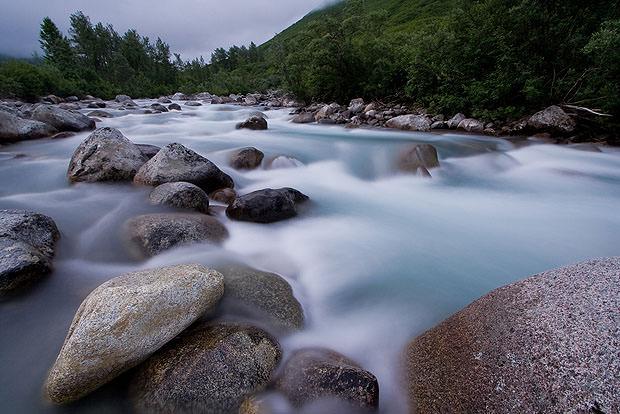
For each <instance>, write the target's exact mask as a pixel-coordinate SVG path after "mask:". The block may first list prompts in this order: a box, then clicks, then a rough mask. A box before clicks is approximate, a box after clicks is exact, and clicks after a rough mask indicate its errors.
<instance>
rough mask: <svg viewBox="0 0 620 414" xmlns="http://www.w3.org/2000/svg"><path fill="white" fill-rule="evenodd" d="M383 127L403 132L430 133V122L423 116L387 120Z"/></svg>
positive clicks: (403, 116) (406, 116) (402, 116)
mask: <svg viewBox="0 0 620 414" xmlns="http://www.w3.org/2000/svg"><path fill="white" fill-rule="evenodd" d="M385 126H386V127H388V128H395V129H402V130H405V131H430V130H431V121H430V120H429V119H428V117H426V116H424V115H401V116H397V117H394V118H391V119H390V120H388V121H387V122H386V123H385Z"/></svg>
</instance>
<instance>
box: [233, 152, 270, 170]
mask: <svg viewBox="0 0 620 414" xmlns="http://www.w3.org/2000/svg"><path fill="white" fill-rule="evenodd" d="M264 157H265V154H263V153H262V152H261V151H259V150H258V149H256V148H254V147H246V148H241V149H240V150H238V151H236V152H235V153H234V154H233V155H232V157H231V158H230V165H231V166H232V167H233V168H235V169H237V170H252V169H254V168H256V167H258V166H260V163H261V162H262V161H263V158H264Z"/></svg>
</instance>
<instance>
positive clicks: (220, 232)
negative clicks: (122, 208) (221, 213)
mask: <svg viewBox="0 0 620 414" xmlns="http://www.w3.org/2000/svg"><path fill="white" fill-rule="evenodd" d="M124 231H125V237H126V238H127V239H128V241H129V242H130V246H132V247H134V251H133V253H134V255H135V256H136V257H144V256H146V257H149V256H155V255H157V254H159V253H161V252H163V251H165V250H168V249H172V248H174V247H179V246H184V245H188V244H192V243H200V242H210V243H215V244H219V243H221V242H222V241H224V240H225V239H226V238H227V237H228V231H227V230H226V227H224V225H223V224H222V223H220V222H219V221H218V220H217V219H216V218H214V217H211V216H207V215H204V214H181V213H162V214H147V215H143V216H138V217H134V218H132V219H129V220H128V221H127V222H126V223H125V226H124Z"/></svg>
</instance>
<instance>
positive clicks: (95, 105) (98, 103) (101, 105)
mask: <svg viewBox="0 0 620 414" xmlns="http://www.w3.org/2000/svg"><path fill="white" fill-rule="evenodd" d="M106 106H108V104H106V103H105V102H103V101H96V102H90V103H89V104H88V105H86V107H87V108H93V109H95V108H105V107H106Z"/></svg>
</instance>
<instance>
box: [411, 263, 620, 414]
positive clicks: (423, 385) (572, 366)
mask: <svg viewBox="0 0 620 414" xmlns="http://www.w3.org/2000/svg"><path fill="white" fill-rule="evenodd" d="M619 309H620V258H618V257H616V258H610V259H597V260H592V261H588V262H584V263H580V264H577V265H573V266H568V267H564V268H561V269H556V270H551V271H548V272H545V273H541V274H539V275H536V276H533V277H530V278H528V279H525V280H523V281H520V282H517V283H514V284H511V285H508V286H505V287H502V288H499V289H497V290H494V291H493V292H491V293H489V294H487V295H485V296H483V297H482V298H481V299H479V300H477V301H476V302H474V303H472V304H471V305H469V306H468V307H466V308H465V309H464V310H462V311H460V312H458V313H457V314H455V315H454V316H452V317H450V318H449V319H447V320H446V321H445V322H443V323H442V324H440V325H439V326H437V327H435V328H433V329H431V330H430V331H428V332H426V333H424V334H423V335H421V336H419V337H418V338H416V339H415V340H414V341H413V342H411V343H410V344H409V346H408V348H407V369H408V387H409V396H410V400H411V404H412V409H414V408H415V409H416V410H417V412H421V413H427V412H437V413H438V412H459V413H483V412H484V413H488V412H492V413H515V412H519V413H542V412H545V413H565V412H570V413H603V412H605V413H611V412H616V411H618V409H619V408H620V397H619V394H618V390H619V389H620V359H619V358H618V356H619V355H620V329H618V327H619V326H620V312H619Z"/></svg>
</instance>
